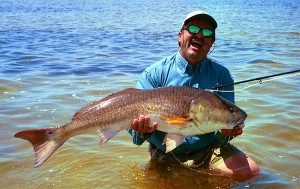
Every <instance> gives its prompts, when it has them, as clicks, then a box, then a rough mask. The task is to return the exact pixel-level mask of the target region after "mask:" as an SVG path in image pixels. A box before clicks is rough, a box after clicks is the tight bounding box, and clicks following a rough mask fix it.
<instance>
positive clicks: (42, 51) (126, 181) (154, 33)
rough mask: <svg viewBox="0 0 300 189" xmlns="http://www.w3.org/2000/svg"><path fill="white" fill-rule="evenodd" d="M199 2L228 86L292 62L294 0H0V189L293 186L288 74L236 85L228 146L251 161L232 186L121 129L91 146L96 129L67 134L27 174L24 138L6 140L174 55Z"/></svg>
mask: <svg viewBox="0 0 300 189" xmlns="http://www.w3.org/2000/svg"><path fill="white" fill-rule="evenodd" d="M233 2H234V3H233ZM202 8H203V9H205V10H206V11H208V12H210V13H212V14H213V15H214V16H215V18H216V19H217V21H218V23H219V27H218V30H217V41H216V44H215V49H214V50H213V52H212V53H211V54H210V56H211V57H213V58H215V59H217V60H218V61H220V62H221V63H222V64H224V65H225V66H226V67H228V68H229V69H230V71H231V73H232V75H233V76H234V78H235V80H236V81H240V80H244V79H250V78H255V77H259V76H265V75H270V74H275V73H280V72H285V71H290V70H296V69H299V59H300V50H299V47H300V31H299V28H300V20H299V19H298V18H299V17H300V10H299V5H298V3H297V2H296V1H289V2H286V1H270V2H265V1H257V0H255V1H251V2H245V1H232V2H231V1H225V0H224V1H223V0H222V1H218V3H212V2H210V3H208V2H204V3H203V2H199V1H178V2H174V1H164V2H159V1H146V0H142V1H140V0H139V1H128V2H123V1H95V0H86V1H71V0H63V1H57V0H54V1H45V0H40V1H38V2H36V1H33V0H27V1H23V0H4V1H1V4H0V13H1V14H0V20H1V22H0V54H1V56H0V81H1V82H0V103H1V109H0V118H1V119H0V128H1V131H0V141H1V146H0V154H1V157H0V165H1V166H0V173H1V188H39V187H43V188H44V187H46V188H48V187H53V188H230V187H233V188H298V187H300V181H299V180H300V171H299V170H300V166H299V161H300V150H299V140H300V123H299V122H300V121H299V120H300V108H299V107H300V101H299V97H300V92H299V89H300V87H299V84H300V83H299V79H300V76H299V75H294V76H292V77H288V78H280V79H277V80H274V81H270V82H264V80H263V83H262V84H258V85H256V86H254V87H252V88H248V89H244V90H240V89H243V88H245V87H249V86H251V85H252V84H255V83H256V82H253V83H248V84H243V85H237V86H236V89H237V90H240V91H237V92H236V103H237V104H238V105H239V106H240V107H241V108H243V109H244V110H245V111H246V112H247V113H248V115H249V117H248V118H247V120H246V128H245V130H244V133H243V135H242V136H240V137H237V138H235V139H234V140H233V141H232V143H233V144H235V145H236V146H237V147H238V148H240V149H242V150H243V151H244V152H245V153H246V154H247V155H249V156H250V157H251V158H252V159H254V160H255V161H256V162H257V163H258V164H259V166H260V168H261V174H260V175H259V176H258V177H257V178H255V179H252V180H249V181H246V182H242V183H239V182H235V181H232V180H230V179H228V178H224V177H221V176H219V175H209V174H208V173H207V172H206V171H205V170H201V172H199V171H198V172H196V171H194V170H191V169H187V168H186V167H184V166H182V165H180V164H178V165H159V164H154V163H151V162H149V155H148V153H147V144H146V143H145V144H144V145H142V146H140V147H137V146H134V145H133V144H132V141H131V138H130V136H129V135H128V133H126V132H125V131H123V132H121V133H119V134H118V135H117V136H116V137H114V138H113V139H112V140H110V141H109V142H108V143H107V144H106V145H104V146H100V147H99V145H98V144H97V143H98V136H97V133H96V132H95V133H94V134H87V135H81V136H77V137H74V138H72V139H70V140H68V142H66V143H65V144H64V145H63V146H62V147H61V148H60V149H59V150H58V151H57V152H56V153H55V154H54V155H53V156H52V157H51V158H50V159H49V160H48V161H47V162H46V163H45V164H44V165H43V166H41V167H39V168H37V169H34V168H33V163H34V154H33V149H32V147H31V145H30V144H29V143H28V142H26V141H23V140H20V139H16V138H14V137H13V135H14V134H15V133H16V132H18V131H21V130H24V129H32V128H43V127H46V126H58V125H63V124H65V123H66V122H68V121H69V120H70V119H71V117H72V115H73V113H74V112H75V111H77V110H78V109H79V108H81V107H82V106H84V105H86V104H87V103H89V102H91V101H93V100H96V99H99V98H101V97H104V96H106V95H108V94H111V93H113V92H116V91H119V90H121V89H124V88H128V87H134V85H135V82H136V81H137V79H138V77H139V74H140V72H141V71H142V70H144V69H145V68H146V67H147V66H148V65H150V64H152V63H154V62H155V61H157V60H159V59H161V58H163V57H165V56H167V55H170V54H172V53H174V52H176V51H177V49H178V47H177V42H176V40H177V32H178V29H179V27H180V25H181V21H182V20H183V17H184V16H185V15H186V13H187V12H189V11H192V10H196V9H202Z"/></svg>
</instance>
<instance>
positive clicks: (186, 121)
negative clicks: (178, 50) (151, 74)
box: [15, 87, 247, 167]
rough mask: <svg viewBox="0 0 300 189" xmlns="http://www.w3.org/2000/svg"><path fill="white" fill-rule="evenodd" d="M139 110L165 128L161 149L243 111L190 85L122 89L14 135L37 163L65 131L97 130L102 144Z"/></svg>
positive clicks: (221, 125) (227, 125)
mask: <svg viewBox="0 0 300 189" xmlns="http://www.w3.org/2000/svg"><path fill="white" fill-rule="evenodd" d="M142 114H144V115H148V116H149V117H150V118H151V121H152V122H157V123H158V128H157V129H158V130H160V131H163V132H166V133H167V135H166V138H165V140H164V143H165V144H166V145H167V151H171V150H173V149H174V148H176V147H177V146H178V145H179V143H180V141H181V140H183V139H184V137H185V136H187V135H199V134H204V133H209V132H213V131H215V130H220V129H232V128H233V127H234V126H235V124H237V123H239V122H241V121H244V120H245V119H246V117H247V114H246V113H245V112H244V111H243V110H241V109H240V108H238V107H237V106H235V105H234V104H232V103H231V102H229V101H227V100H226V99H223V98H222V97H219V96H217V95H215V94H213V93H211V92H208V91H204V90H200V89H195V88H192V87H163V88H157V89H151V90H139V89H125V90H123V91H119V92H117V93H114V94H111V95H109V96H107V97H105V98H103V99H100V100H98V101H95V102H93V103H91V104H89V105H87V106H86V107H84V108H82V109H80V110H79V111H77V112H76V113H75V114H74V116H73V118H72V120H71V121H70V122H69V123H67V124H66V125H64V126H60V127H54V128H45V129H36V130H27V131H21V132H19V133H17V134H15V137H17V138H23V139H25V140H28V141H30V142H31V143H32V145H33V146H34V150H35V156H36V162H35V167H38V166H40V165H41V164H43V163H44V162H45V161H46V160H47V159H48V158H49V157H50V156H51V155H52V154H53V153H54V152H55V151H56V150H57V149H58V148H59V147H60V146H61V145H62V144H63V143H64V142H65V141H66V140H68V139H69V138H70V137H73V136H76V135H78V134H82V133H87V132H90V131H95V130H98V131H99V136H100V144H104V143H106V142H107V141H108V140H109V139H110V138H112V137H113V136H115V135H116V134H117V133H118V132H119V131H121V130H125V129H129V128H130V127H131V122H132V121H133V119H134V118H137V117H138V116H139V115H142ZM150 124H151V123H150Z"/></svg>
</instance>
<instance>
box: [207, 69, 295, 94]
mask: <svg viewBox="0 0 300 189" xmlns="http://www.w3.org/2000/svg"><path fill="white" fill-rule="evenodd" d="M297 72H300V70H294V71H289V72H283V73H278V74H273V75H267V76H263V77H256V78H253V79H247V80H243V81H238V82H234V83H229V84H224V85H219V86H215V87H212V88H210V89H208V90H217V91H219V89H220V88H222V87H227V86H232V85H238V84H242V83H248V82H251V81H259V83H262V80H263V79H267V78H271V77H277V76H282V75H288V74H293V73H297ZM296 75H298V74H296Z"/></svg>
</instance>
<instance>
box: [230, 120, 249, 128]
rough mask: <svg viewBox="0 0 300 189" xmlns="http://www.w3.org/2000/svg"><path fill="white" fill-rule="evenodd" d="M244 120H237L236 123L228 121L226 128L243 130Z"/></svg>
mask: <svg viewBox="0 0 300 189" xmlns="http://www.w3.org/2000/svg"><path fill="white" fill-rule="evenodd" d="M244 121H245V120H244V119H239V120H238V121H230V122H229V123H228V126H229V127H230V128H235V127H237V126H238V127H240V128H244V127H245V124H244Z"/></svg>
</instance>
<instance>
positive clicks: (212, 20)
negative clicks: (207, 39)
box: [181, 10, 218, 29]
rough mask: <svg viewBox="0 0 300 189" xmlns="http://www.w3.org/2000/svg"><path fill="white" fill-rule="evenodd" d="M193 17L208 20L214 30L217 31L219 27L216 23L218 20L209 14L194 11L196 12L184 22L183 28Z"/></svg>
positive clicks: (189, 15)
mask: <svg viewBox="0 0 300 189" xmlns="http://www.w3.org/2000/svg"><path fill="white" fill-rule="evenodd" d="M193 17H198V18H199V19H203V20H207V21H208V22H209V23H210V24H211V25H212V27H213V28H214V29H216V28H217V27H218V24H217V22H216V20H215V19H214V18H213V17H212V16H210V15H209V14H208V13H206V12H204V11H201V10H198V11H194V12H190V13H189V14H188V15H187V16H186V17H185V19H184V20H183V23H182V25H181V28H182V27H183V26H184V24H185V23H186V22H187V21H188V20H190V19H191V18H193Z"/></svg>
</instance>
